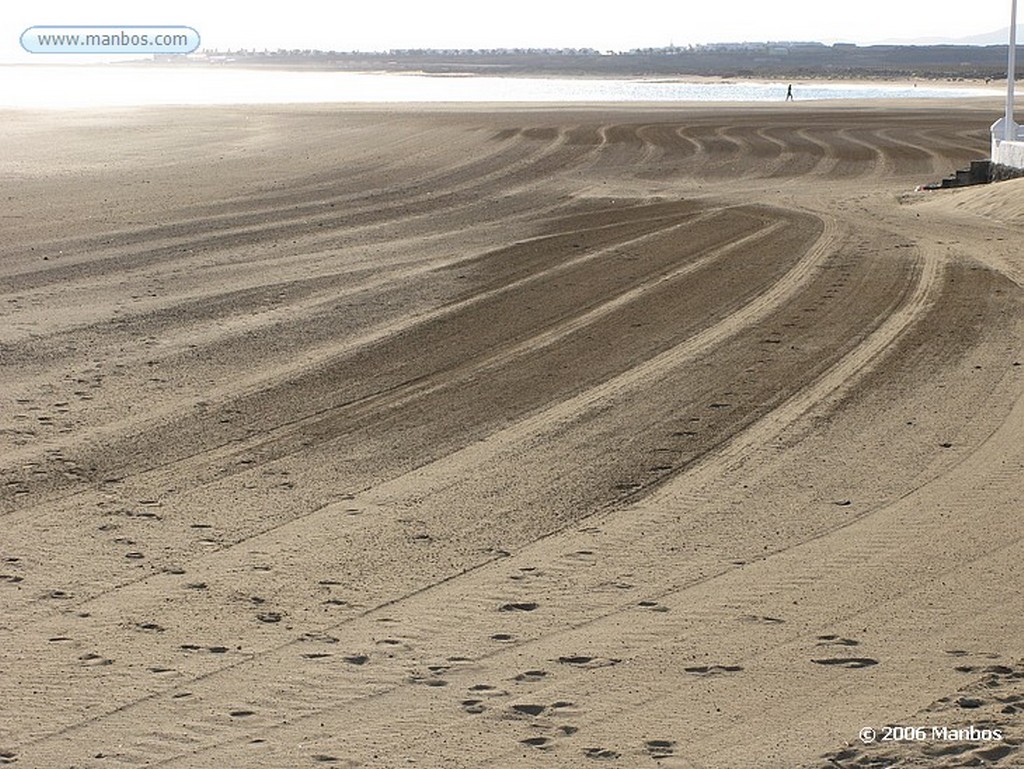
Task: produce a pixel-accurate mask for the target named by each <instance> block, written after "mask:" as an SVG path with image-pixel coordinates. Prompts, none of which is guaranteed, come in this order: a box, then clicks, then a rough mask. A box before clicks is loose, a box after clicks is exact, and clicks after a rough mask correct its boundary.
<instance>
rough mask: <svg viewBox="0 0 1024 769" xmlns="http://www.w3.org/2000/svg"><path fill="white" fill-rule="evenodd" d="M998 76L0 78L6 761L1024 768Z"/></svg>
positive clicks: (1011, 200) (1009, 274)
mask: <svg viewBox="0 0 1024 769" xmlns="http://www.w3.org/2000/svg"><path fill="white" fill-rule="evenodd" d="M999 109H1000V108H999V105H998V104H996V103H995V102H992V103H988V102H985V101H974V100H966V101H958V102H948V103H936V102H928V103H923V102H905V103H897V102H885V103H864V102H857V103H835V104H795V105H786V108H785V109H783V108H782V105H757V106H742V107H741V106H722V105H717V106H699V105H678V106H675V105H674V106H665V105H661V106H649V107H645V106H631V107H608V106H603V107H602V106H596V105H594V106H584V107H574V108H555V107H552V106H545V107H535V108H531V107H526V106H511V107H510V106H502V107H496V108H494V109H486V108H482V107H472V108H470V107H444V106H435V107H429V108H426V107H422V108H417V107H383V108H356V107H272V108H245V109H242V108H237V109H236V108H195V109H181V108H179V109H152V110H122V111H116V112H109V113H105V114H101V113H92V112H85V111H83V112H73V113H50V114H46V115H31V114H29V113H7V114H5V115H4V120H3V121H2V123H0V140H2V141H3V144H4V146H5V147H6V148H8V150H9V151H8V152H7V153H6V154H5V156H4V157H3V159H0V189H2V192H3V200H4V205H3V212H2V218H3V233H4V238H3V243H2V245H0V294H2V295H0V313H2V315H3V323H2V324H0V360H2V366H0V393H2V394H3V397H2V398H0V432H2V435H3V441H2V442H0V531H2V537H0V607H2V617H0V703H3V705H2V706H0V763H9V764H14V765H16V766H25V767H71V766H74V767H130V766H168V767H225V766H267V767H270V766H275V767H278V766H281V767H284V766H287V767H304V766H310V767H313V766H342V767H398V766H411V765H415V766H422V767H446V768H447V767H467V768H468V767H484V766H493V767H517V766H521V767H548V766H550V767H577V766H584V765H591V763H592V761H593V762H594V763H595V765H607V766H630V767H634V766H658V767H665V768H666V769H668V768H675V767H701V768H703V769H707V768H708V767H723V768H724V767H835V766H841V767H853V766H867V765H888V763H886V762H887V761H890V760H891V761H895V760H897V759H900V760H903V761H905V762H908V763H906V765H908V766H909V765H913V766H917V765H921V766H966V765H978V764H977V762H978V761H988V762H994V761H996V760H998V761H999V762H1000V763H999V764H998V765H1000V766H1009V765H1017V764H1015V763H1014V762H1018V763H1019V762H1021V761H1024V753H1022V752H1021V751H1019V747H1018V745H1019V742H1020V740H1022V739H1024V723H1022V719H1021V712H1022V711H1021V709H1020V707H1021V706H1019V705H1018V704H1016V703H1018V702H1021V701H1024V663H1022V660H1024V593H1022V591H1021V590H1019V586H1020V585H1021V584H1022V578H1024V540H1022V538H1021V534H1020V525H1019V521H1020V510H1021V504H1022V502H1021V499H1022V492H1024V486H1022V481H1021V477H1022V471H1024V366H1022V363H1024V349H1022V348H1024V345H1022V342H1024V255H1022V254H1021V252H1020V248H1019V243H1020V233H1021V227H1022V224H1024V207H1022V205H1021V203H1020V201H1021V199H1022V198H1021V194H1022V192H1024V186H1022V185H1024V182H1007V183H1004V184H1001V185H995V186H991V187H984V188H974V189H968V190H961V191H954V192H941V193H934V194H923V193H915V192H913V190H914V189H915V187H916V186H917V185H920V184H923V183H926V182H930V181H935V180H937V179H939V178H941V177H942V176H945V175H948V174H949V173H951V172H952V171H954V170H955V169H956V168H958V167H965V166H966V164H967V163H968V162H969V161H970V160H972V159H978V158H982V157H985V155H986V154H987V150H988V133H987V126H988V125H989V124H990V123H991V122H992V120H993V119H994V118H995V117H998V115H999V114H1000V112H999ZM886 724H903V725H910V726H918V725H926V726H928V727H931V726H932V725H935V726H947V727H950V728H963V727H968V726H971V725H979V726H980V725H982V724H987V725H988V726H989V728H998V729H1000V730H1002V732H1003V733H1004V739H1003V740H1001V741H985V740H983V739H965V740H958V741H952V742H942V741H938V740H935V739H929V740H925V741H922V742H913V743H907V742H904V743H894V742H885V743H876V744H872V745H868V746H865V745H864V744H863V743H862V742H861V740H860V739H859V738H858V734H859V732H860V730H861V729H862V728H863V727H873V728H875V729H877V730H878V733H879V736H881V735H882V734H883V732H882V729H883V727H884V726H885V725H886ZM872 761H874V762H876V763H870V762H872ZM971 762H974V763H971Z"/></svg>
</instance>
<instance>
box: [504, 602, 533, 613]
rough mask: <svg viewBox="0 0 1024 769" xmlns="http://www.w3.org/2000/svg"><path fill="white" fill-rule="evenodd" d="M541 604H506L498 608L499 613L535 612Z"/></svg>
mask: <svg viewBox="0 0 1024 769" xmlns="http://www.w3.org/2000/svg"><path fill="white" fill-rule="evenodd" d="M538 605H539V604H536V603H533V602H524V603H506V604H502V605H501V606H500V607H498V611H505V612H509V611H534V610H535V609H536V608H537V607H538Z"/></svg>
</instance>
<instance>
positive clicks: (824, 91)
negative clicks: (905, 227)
mask: <svg viewBox="0 0 1024 769" xmlns="http://www.w3.org/2000/svg"><path fill="white" fill-rule="evenodd" d="M786 85H787V83H754V82H721V83H718V82H715V83H683V82H673V81H671V80H667V79H664V78H659V79H650V80H639V79H632V80H627V79H618V80H616V79H598V78H547V77H544V78H540V77H537V78H532V77H486V76H430V75H414V74H360V73H351V72H288V71H280V70H246V69H229V68H223V69H215V68H202V69H200V68H185V67H158V66H131V65H72V66H56V65H9V66H3V67H0V107H6V108H18V109H66V108H89V107H132V106H147V105H175V104H181V105H199V104H289V103H298V104H330V103H340V102H356V103H367V104H370V103H389V102H390V103H411V102H435V103H436V102H644V101H647V102H672V101H701V102H771V101H782V100H783V99H784V98H785V95H786ZM793 93H794V95H795V97H796V99H797V100H798V101H809V100H820V99H887V98H909V97H916V98H957V97H968V96H989V95H992V96H998V95H1000V94H1001V91H999V90H997V89H987V88H986V89H980V88H972V87H956V86H952V85H951V86H949V87H946V86H933V85H920V86H918V87H912V86H911V87H908V86H906V85H895V84H893V85H890V84H882V83H879V84H868V85H864V84H845V83H813V84H811V83H808V84H801V83H798V82H797V83H794V87H793Z"/></svg>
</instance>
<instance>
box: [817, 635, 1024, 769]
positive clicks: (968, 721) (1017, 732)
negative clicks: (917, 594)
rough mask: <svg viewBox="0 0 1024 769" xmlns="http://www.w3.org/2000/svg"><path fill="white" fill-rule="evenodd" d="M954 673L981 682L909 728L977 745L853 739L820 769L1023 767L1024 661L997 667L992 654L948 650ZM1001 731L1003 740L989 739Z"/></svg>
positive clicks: (943, 701)
mask: <svg viewBox="0 0 1024 769" xmlns="http://www.w3.org/2000/svg"><path fill="white" fill-rule="evenodd" d="M946 654H947V655H948V656H949V657H950V661H951V663H953V669H954V670H956V671H957V672H959V673H963V674H965V675H971V676H977V675H978V674H981V677H980V678H975V679H974V680H973V681H972V682H971V683H969V684H967V685H966V686H964V687H963V688H962V689H960V690H958V691H957V692H955V693H954V694H952V695H950V696H947V697H943V698H941V699H939V700H936V701H935V702H934V703H932V704H931V705H929V706H928V707H927V708H925V709H924V710H923V711H921V712H919V713H916V714H914V715H913V716H910V717H908V718H907V719H905V721H906V723H913V724H921V725H932V726H941V727H948V728H949V729H952V730H970V729H971V728H972V727H973V729H974V730H975V732H974V733H975V734H977V735H978V738H977V739H973V738H970V735H967V737H966V738H964V739H950V740H943V739H938V740H936V739H930V740H915V741H906V742H889V741H878V742H875V743H872V744H870V745H864V744H863V743H862V742H861V741H859V740H856V739H853V738H851V740H850V744H849V747H846V748H843V749H841V750H837V751H834V752H832V753H827V754H825V755H824V756H822V763H819V764H817V765H816V766H817V767H819V768H820V769H835V768H836V767H840V769H867V768H868V767H880V766H934V767H941V768H943V769H952V768H953V767H968V766H1020V765H1021V760H1022V759H1024V750H1022V749H1021V748H1022V745H1024V661H1021V662H1017V663H1016V664H1013V665H1007V664H1004V663H1001V662H999V659H1000V658H999V655H997V654H992V653H990V652H970V651H966V650H963V649H952V650H948V651H947V652H946ZM985 731H988V732H989V735H990V736H991V735H993V734H994V732H996V731H998V732H999V733H1000V734H1001V735H1002V739H994V738H992V739H986V738H984V737H982V735H983V734H984V732H985Z"/></svg>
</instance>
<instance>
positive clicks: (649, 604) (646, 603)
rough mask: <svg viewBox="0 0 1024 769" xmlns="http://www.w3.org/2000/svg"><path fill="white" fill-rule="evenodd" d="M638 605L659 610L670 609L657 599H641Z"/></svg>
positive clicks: (665, 610)
mask: <svg viewBox="0 0 1024 769" xmlns="http://www.w3.org/2000/svg"><path fill="white" fill-rule="evenodd" d="M637 606H640V607H642V608H644V609H650V610H651V611H657V612H667V611H668V610H669V609H668V607H667V606H662V605H661V604H659V603H657V602H656V601H640V603H638V604H637Z"/></svg>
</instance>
